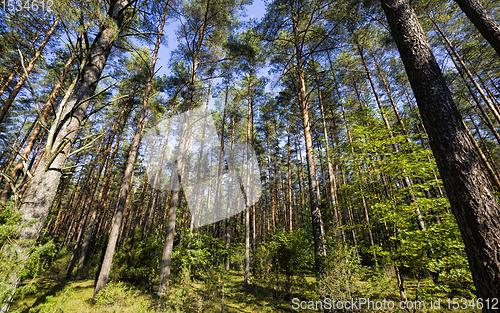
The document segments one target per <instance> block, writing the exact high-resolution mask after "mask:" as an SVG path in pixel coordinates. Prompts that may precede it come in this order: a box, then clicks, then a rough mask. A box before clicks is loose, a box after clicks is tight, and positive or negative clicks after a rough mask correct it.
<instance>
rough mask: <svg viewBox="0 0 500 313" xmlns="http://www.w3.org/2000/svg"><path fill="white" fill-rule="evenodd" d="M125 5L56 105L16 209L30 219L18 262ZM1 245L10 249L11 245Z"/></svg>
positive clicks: (53, 187) (11, 285) (53, 188)
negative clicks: (53, 119)
mask: <svg viewBox="0 0 500 313" xmlns="http://www.w3.org/2000/svg"><path fill="white" fill-rule="evenodd" d="M128 5H129V1H128V0H119V1H117V2H115V3H114V5H113V7H112V8H111V9H110V10H109V15H110V18H111V19H112V20H113V22H114V23H105V24H103V26H101V28H100V30H99V33H98V34H97V36H96V38H95V40H94V43H93V45H92V50H91V51H90V52H89V54H88V57H87V59H86V62H85V63H84V64H82V71H81V73H80V77H79V79H78V82H77V83H76V86H75V88H74V92H73V94H72V95H71V96H68V97H65V99H64V100H63V103H62V104H64V102H66V101H65V100H66V99H67V102H66V105H65V106H64V107H61V108H60V109H61V110H62V111H61V112H59V113H61V115H60V117H61V118H60V119H58V120H56V122H55V123H56V124H54V125H53V127H52V130H51V131H52V135H51V136H49V140H48V142H47V146H46V150H45V155H44V156H43V158H42V160H41V161H40V164H39V166H38V167H37V170H36V171H35V173H34V175H33V179H32V181H31V186H30V188H29V189H28V191H27V194H26V197H25V199H24V201H23V203H22V205H21V208H20V210H21V212H22V220H21V222H22V224H23V225H26V223H28V222H31V223H30V224H29V226H25V227H23V228H22V230H21V231H20V235H19V239H20V244H19V245H18V246H17V247H16V248H15V249H16V250H17V251H16V252H17V253H18V255H19V257H20V258H21V262H25V261H26V260H27V258H28V253H29V252H28V250H29V248H30V246H31V245H32V241H33V240H36V239H37V238H38V236H39V234H40V230H41V229H42V227H43V224H44V222H45V219H46V217H47V214H48V213H49V209H50V207H51V205H52V201H53V200H54V198H55V196H56V193H57V188H58V186H59V182H60V180H61V175H62V170H63V168H64V165H65V163H66V159H67V158H68V156H69V155H70V150H71V148H72V147H73V144H74V142H75V137H76V133H77V130H78V129H79V127H80V123H81V121H82V120H83V119H84V117H85V112H86V110H87V107H88V105H89V103H90V101H88V100H89V98H90V97H92V96H93V95H94V92H95V89H96V87H97V84H98V82H99V80H100V78H101V73H102V71H103V69H104V66H105V65H106V61H107V59H108V56H109V54H110V52H111V48H112V46H113V43H114V41H115V40H116V38H117V35H118V32H119V29H120V27H121V25H122V21H123V19H124V15H125V12H124V11H125V9H126V8H127V7H128ZM117 26H118V27H117ZM62 104H61V105H62ZM5 248H7V249H9V250H12V248H14V247H5ZM18 284H19V275H18V273H12V274H11V276H10V277H9V282H8V285H7V286H6V288H7V289H10V290H11V292H9V293H8V295H7V298H6V301H5V305H4V307H3V308H2V310H1V312H5V311H7V310H8V307H9V305H10V302H11V301H12V297H13V294H14V292H15V290H16V288H17V286H18Z"/></svg>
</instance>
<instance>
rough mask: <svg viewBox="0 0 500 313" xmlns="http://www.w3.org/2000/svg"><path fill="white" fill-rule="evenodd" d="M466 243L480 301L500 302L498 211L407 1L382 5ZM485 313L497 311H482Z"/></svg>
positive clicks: (385, 0) (392, 0)
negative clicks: (491, 300)
mask: <svg viewBox="0 0 500 313" xmlns="http://www.w3.org/2000/svg"><path fill="white" fill-rule="evenodd" d="M381 5H382V8H383V10H384V12H385V14H386V16H387V21H388V23H389V27H390V30H391V33H392V36H393V38H394V40H395V42H396V45H397V47H398V50H399V53H400V55H401V58H402V60H403V63H404V66H405V69H406V73H407V75H408V78H409V81H410V83H411V86H412V89H413V92H414V94H415V98H416V100H417V104H418V107H419V110H420V114H421V116H422V120H423V123H424V126H425V129H426V130H427V133H428V135H429V143H430V146H431V149H432V151H433V153H434V157H435V159H436V163H437V166H438V168H439V171H440V173H441V177H442V179H443V184H444V187H445V190H446V193H447V195H448V198H449V200H450V204H451V207H452V212H453V214H454V215H455V218H456V219H457V223H458V226H459V229H460V232H461V234H462V238H463V240H464V243H465V251H466V253H467V258H468V260H469V266H470V269H471V272H472V276H473V278H474V284H475V286H476V290H477V297H478V298H483V299H487V298H489V299H492V298H498V297H500V259H499V258H498V255H499V252H500V251H499V247H500V208H499V206H498V203H497V200H496V198H495V195H494V194H493V188H492V186H491V183H490V182H489V180H488V178H487V176H486V174H485V173H484V172H483V170H482V168H481V164H480V162H479V160H478V158H477V155H476V153H475V152H474V147H473V145H472V143H471V141H470V138H469V137H468V134H467V130H466V129H465V126H464V124H463V122H462V119H461V116H460V113H459V112H458V110H457V107H456V106H455V104H454V102H453V99H452V96H451V93H450V91H449V89H448V87H447V85H446V82H445V79H444V77H443V74H442V73H441V70H440V68H439V65H438V63H437V61H436V59H435V58H434V55H433V54H432V50H431V47H430V45H429V42H428V40H427V38H426V36H425V33H424V31H423V30H422V27H421V25H420V23H419V21H418V19H417V16H416V14H415V12H414V11H413V9H412V8H411V7H410V5H409V3H408V0H381ZM483 311H484V312H493V310H492V309H491V308H490V309H488V308H486V307H485V308H484V309H483Z"/></svg>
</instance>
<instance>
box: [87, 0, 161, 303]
mask: <svg viewBox="0 0 500 313" xmlns="http://www.w3.org/2000/svg"><path fill="white" fill-rule="evenodd" d="M169 2H170V1H167V3H166V4H165V7H164V8H163V12H162V14H163V16H162V19H161V22H160V27H159V28H158V29H159V30H162V29H163V27H164V25H165V21H166V17H167V10H168V5H169ZM162 36H163V34H162V33H161V31H160V32H159V33H158V36H157V38H156V44H155V48H154V51H153V55H152V57H151V64H150V65H149V75H148V80H147V82H146V88H145V91H144V97H143V99H142V107H141V112H140V115H139V119H138V120H137V126H136V128H135V133H134V138H133V139H132V143H131V145H130V151H129V154H128V158H127V166H126V168H125V173H124V174H123V179H122V184H121V187H120V192H119V193H118V201H117V203H116V208H115V212H114V215H113V219H112V224H111V230H110V233H109V241H108V245H107V247H106V253H105V254H104V260H103V262H102V265H101V271H100V273H99V277H98V279H97V283H96V286H95V289H94V296H93V297H94V299H95V297H96V295H97V294H98V293H99V291H101V290H102V289H104V287H106V283H107V282H108V277H109V272H110V271H111V265H112V262H113V255H114V253H115V249H116V243H117V241H118V236H119V233H120V228H121V225H122V221H123V210H124V209H125V204H126V200H127V196H128V192H129V189H130V182H131V179H132V175H133V171H134V167H135V161H136V159H137V155H138V154H139V145H140V143H141V137H142V131H143V129H144V125H145V123H146V117H147V110H148V100H149V95H150V93H151V89H152V82H153V78H154V75H155V65H156V60H157V57H158V50H159V49H160V43H161V38H162Z"/></svg>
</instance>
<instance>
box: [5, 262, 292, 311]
mask: <svg viewBox="0 0 500 313" xmlns="http://www.w3.org/2000/svg"><path fill="white" fill-rule="evenodd" d="M228 277H229V279H228V280H227V283H226V286H225V290H226V291H225V294H224V312H228V313H231V312H235V313H236V312H297V311H296V310H292V303H291V301H287V300H285V299H279V300H275V299H273V296H272V291H270V290H269V289H268V288H266V287H264V286H262V285H260V284H256V283H254V284H252V285H251V286H250V287H246V286H245V285H244V283H243V276H242V275H241V274H240V273H238V272H234V271H232V272H231V273H230V274H229V276H228ZM27 283H33V284H35V285H37V289H36V291H35V292H34V293H29V294H26V295H24V296H17V297H16V299H15V300H14V302H13V304H12V306H11V311H10V312H16V313H18V312H19V313H28V312H29V313H33V312H40V313H45V312H82V313H93V312H124V313H126V312H134V313H135V312H165V311H166V312H188V311H189V312H221V311H222V310H221V309H222V307H221V304H222V301H221V299H220V297H218V298H216V299H215V300H214V299H213V298H212V299H211V300H210V299H207V298H208V297H204V296H202V294H203V293H204V290H202V289H203V285H202V284H199V283H196V282H192V283H191V286H190V287H191V291H192V292H188V293H189V294H186V291H185V288H180V287H179V286H178V285H176V284H174V285H172V286H171V293H172V294H173V295H174V296H173V297H170V298H168V299H166V301H165V302H163V303H162V302H161V301H159V300H157V299H155V298H154V297H153V295H152V294H150V293H146V292H144V291H141V290H140V289H138V288H135V287H134V286H132V285H129V284H123V283H118V284H114V283H109V284H108V286H107V288H106V290H107V291H108V293H107V294H106V295H105V296H103V297H102V298H101V299H99V300H98V301H97V302H96V303H95V302H93V301H92V295H93V291H94V280H90V279H88V280H80V281H58V280H53V279H49V278H37V279H35V280H33V281H30V282H27ZM24 284H26V282H25V283H24ZM166 308H170V310H168V309H167V310H165V309H166ZM175 308H177V309H175Z"/></svg>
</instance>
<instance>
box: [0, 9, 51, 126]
mask: <svg viewBox="0 0 500 313" xmlns="http://www.w3.org/2000/svg"><path fill="white" fill-rule="evenodd" d="M60 20H61V17H60V16H57V17H56V19H55V20H54V23H52V26H51V27H50V29H49V31H48V32H47V33H46V34H45V38H44V39H43V41H42V43H41V44H40V46H39V47H38V50H37V51H36V52H35V55H34V56H33V58H32V59H31V60H30V62H29V63H28V65H27V66H26V67H25V68H24V69H23V70H24V71H25V72H24V73H23V75H21V77H20V78H19V81H18V82H17V83H16V85H15V86H14V88H13V89H12V91H11V92H10V95H9V98H7V100H5V102H4V103H3V105H2V107H1V108H0V123H2V121H3V119H4V117H5V115H6V114H7V111H8V110H9V108H10V107H11V105H12V103H13V102H14V99H16V97H17V94H18V93H19V91H20V90H21V87H22V86H23V84H24V81H25V80H26V79H28V76H27V75H29V74H30V72H31V70H32V69H33V67H35V63H36V61H38V59H39V58H40V55H41V54H42V52H43V48H45V46H46V45H47V43H48V42H49V39H50V36H51V35H52V33H53V32H54V31H55V30H56V27H57V24H59V21H60Z"/></svg>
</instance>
